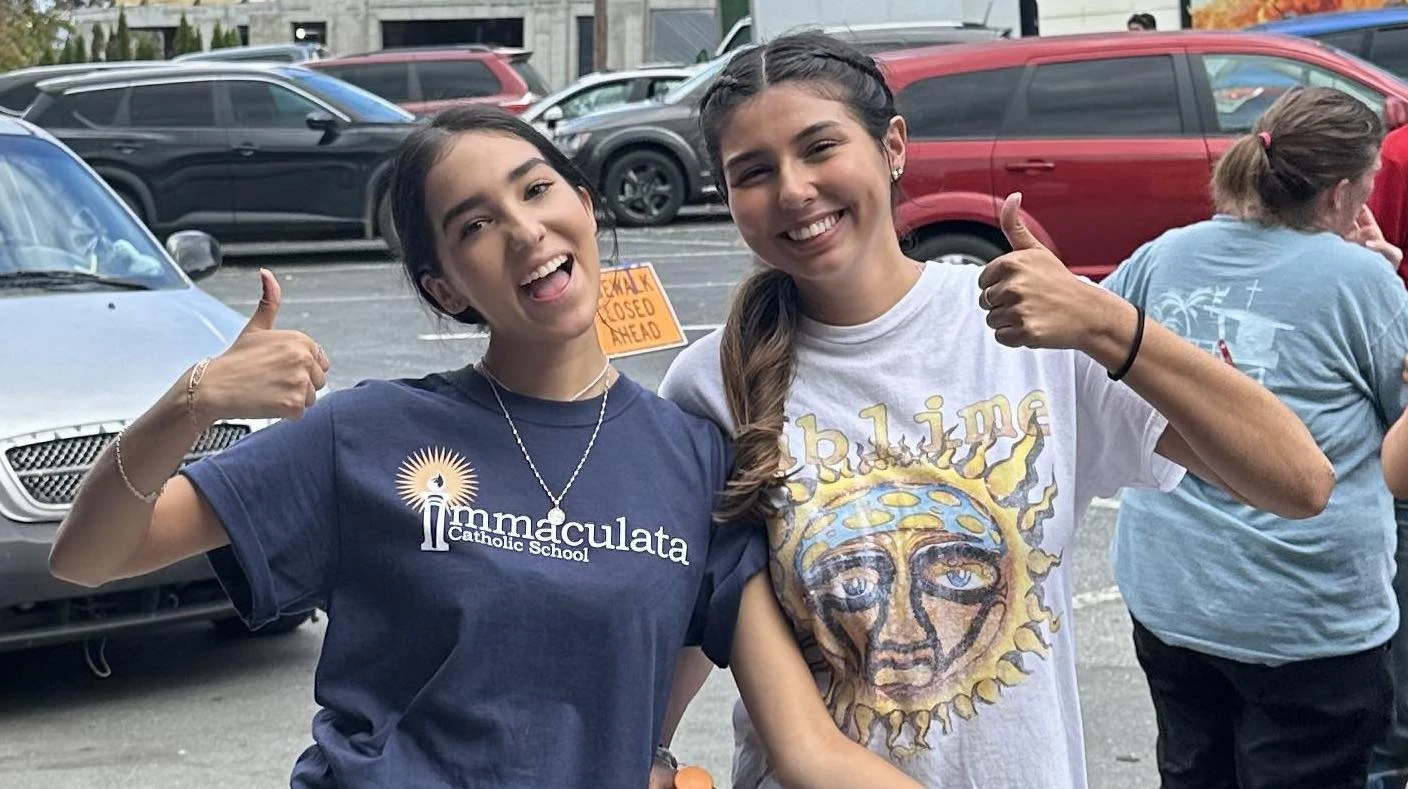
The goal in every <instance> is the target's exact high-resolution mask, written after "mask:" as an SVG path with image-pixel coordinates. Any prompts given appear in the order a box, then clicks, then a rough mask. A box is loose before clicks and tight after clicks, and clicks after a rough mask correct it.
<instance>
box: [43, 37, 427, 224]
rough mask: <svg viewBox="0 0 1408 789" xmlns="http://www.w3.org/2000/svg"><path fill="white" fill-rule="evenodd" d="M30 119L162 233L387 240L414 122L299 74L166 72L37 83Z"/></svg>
mask: <svg viewBox="0 0 1408 789" xmlns="http://www.w3.org/2000/svg"><path fill="white" fill-rule="evenodd" d="M39 91H40V95H39V98H37V99H35V101H34V103H33V104H32V105H30V107H29V109H28V110H27V111H26V112H25V116H24V117H25V118H26V120H29V121H32V122H34V123H36V124H38V125H40V126H43V127H44V128H46V129H47V130H48V131H49V132H50V133H52V134H53V135H54V136H55V137H58V138H59V139H60V140H62V141H63V142H64V144H66V145H68V146H69V147H70V148H72V149H73V151H74V152H75V153H77V154H78V155H79V156H80V157H82V158H83V159H84V161H86V162H88V164H89V165H90V166H92V167H93V169H94V170H96V171H97V172H98V174H99V175H101V176H102V177H103V178H104V179H105V180H107V182H108V183H110V184H111V185H112V186H113V188H114V189H116V190H117V192H118V194H119V195H120V196H121V197H122V199H123V200H124V201H126V202H127V204H128V205H129V206H130V207H131V208H132V210H133V211H135V212H136V213H137V215H138V216H139V217H140V218H141V219H142V220H143V221H144V222H145V223H146V224H147V225H148V226H149V227H151V228H152V229H153V230H154V231H156V232H157V233H158V234H167V233H170V232H173V231H176V230H181V229H188V228H189V229H198V230H204V231H206V232H208V233H210V234H211V235H213V236H215V237H217V238H219V239H220V240H222V241H320V240H333V239H355V238H378V237H385V238H386V239H387V241H388V242H389V244H390V246H391V247H392V249H395V248H396V239H395V237H394V236H395V231H394V228H393V227H392V224H391V221H390V217H391V207H390V202H389V199H388V197H387V195H386V190H387V176H388V169H389V165H390V157H391V154H392V153H393V151H394V150H395V149H396V147H397V145H398V144H399V143H400V142H401V140H403V139H404V138H405V136H406V135H407V134H408V133H410V131H411V130H412V129H414V128H415V127H416V124H415V119H414V117H413V116H412V115H410V114H409V113H407V112H406V111H404V110H402V109H401V108H399V107H397V106H395V105H394V104H391V103H389V102H387V101H385V100H384V99H381V98H379V97H377V96H373V95H372V94H370V93H367V92H366V91H363V90H361V89H360V88H357V87H354V86H352V85H349V84H347V83H345V82H343V81H341V80H339V79H337V78H335V77H330V76H328V75H326V74H321V73H319V72H316V71H312V70H310V69H305V68H302V67H299V66H283V65H277V66H275V65H253V64H242V63H216V62H211V63H204V62H198V61H192V62H190V63H189V64H167V65H163V66H160V67H157V68H151V69H140V70H132V69H121V70H117V71H111V72H104V73H97V74H89V75H86V76H81V77H69V78H62V79H56V80H49V81H45V82H41V83H39Z"/></svg>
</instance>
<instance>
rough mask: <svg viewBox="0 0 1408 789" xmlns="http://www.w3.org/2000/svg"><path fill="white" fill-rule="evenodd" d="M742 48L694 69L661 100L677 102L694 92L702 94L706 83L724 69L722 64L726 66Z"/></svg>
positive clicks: (709, 82) (667, 102)
mask: <svg viewBox="0 0 1408 789" xmlns="http://www.w3.org/2000/svg"><path fill="white" fill-rule="evenodd" d="M744 49H745V48H741V49H735V50H732V51H730V52H728V53H726V54H723V55H720V56H719V57H717V58H715V59H714V60H711V61H710V62H708V63H707V64H705V65H704V66H703V67H702V68H700V69H699V70H698V71H696V72H695V73H694V76H692V77H690V78H689V79H687V80H685V81H684V82H681V83H680V84H678V85H676V86H675V87H674V88H672V89H671V90H670V92H669V93H666V94H665V96H664V98H662V99H661V101H663V102H665V103H666V104H679V103H680V102H682V101H684V100H686V99H688V98H689V97H690V96H692V95H694V94H695V93H696V92H698V93H699V94H700V95H703V91H704V90H705V89H706V88H707V86H708V85H710V84H711V83H713V81H714V78H715V77H717V76H719V72H721V71H723V70H724V66H727V65H728V62H729V61H730V60H732V59H733V57H734V55H737V54H738V53H739V52H742V51H744Z"/></svg>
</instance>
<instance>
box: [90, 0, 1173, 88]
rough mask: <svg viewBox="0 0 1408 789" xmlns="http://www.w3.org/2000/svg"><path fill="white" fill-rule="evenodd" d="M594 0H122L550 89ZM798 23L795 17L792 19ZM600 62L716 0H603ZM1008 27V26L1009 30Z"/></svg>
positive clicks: (1064, 1)
mask: <svg viewBox="0 0 1408 789" xmlns="http://www.w3.org/2000/svg"><path fill="white" fill-rule="evenodd" d="M1017 1H1018V2H1034V3H1035V4H1036V5H1037V15H1038V17H1039V19H1040V28H1039V29H1040V33H1041V35H1059V34H1063V33H1080V32H1096V31H1119V30H1124V27H1125V21H1126V20H1127V19H1128V18H1129V16H1130V15H1131V14H1133V13H1135V12H1147V13H1151V14H1153V15H1154V17H1155V18H1156V19H1157V20H1158V24H1159V28H1160V29H1171V30H1176V29H1178V28H1180V27H1182V26H1183V24H1184V21H1183V20H1184V19H1186V10H1185V6H1184V5H1183V3H1187V2H1189V0H1017ZM592 9H593V4H592V1H591V0H350V1H349V0H141V4H140V5H133V4H129V5H127V6H126V11H127V23H128V25H129V26H130V27H131V28H132V29H133V30H134V31H150V32H154V33H160V34H162V35H163V36H164V37H165V39H166V40H167V42H168V44H169V42H170V41H171V37H172V35H173V34H174V33H175V30H176V26H177V22H178V21H179V19H180V16H181V14H182V13H184V14H185V15H186V19H187V21H188V22H189V23H190V24H192V25H195V26H196V27H198V28H199V29H200V31H201V37H202V40H203V41H209V40H210V33H211V31H212V30H213V29H214V27H215V25H216V24H217V23H218V24H219V25H220V26H221V27H223V28H226V29H229V28H231V27H233V28H235V29H237V30H239V31H240V33H241V36H242V38H243V40H244V42H245V43H247V44H275V43H287V42H290V41H294V40H313V41H318V42H320V43H322V44H323V45H325V46H326V47H327V48H328V49H329V50H331V52H332V53H333V54H334V55H345V54H353V53H357V52H368V51H372V50H377V49H381V48H382V47H384V46H408V45H418V44H447V43H495V44H502V45H508V46H523V47H526V48H528V49H531V50H533V52H534V55H533V65H534V66H535V67H536V68H537V70H538V71H539V73H541V74H542V75H543V77H544V78H545V79H546V80H547V81H548V82H549V83H550V85H551V86H552V87H553V88H554V89H555V88H557V87H560V86H562V85H565V84H567V83H568V82H571V81H572V80H574V79H576V78H577V77H578V76H579V75H581V74H585V73H587V72H589V71H591V70H592V69H591V64H592V58H593V24H592ZM117 14H118V8H117V6H115V5H114V6H109V7H105V8H96V7H95V8H85V9H80V10H76V11H74V12H73V15H74V20H75V21H76V22H77V23H78V24H79V30H82V31H85V32H86V31H87V30H88V29H89V28H90V27H92V24H93V23H94V22H101V23H102V24H103V25H105V26H107V27H109V28H112V27H115V26H116V23H117ZM799 21H800V20H799ZM607 31H608V33H607V34H608V38H607V63H608V65H609V66H610V67H612V68H629V67H633V66H637V65H640V64H641V63H646V62H688V61H693V60H694V59H695V57H696V56H697V55H698V53H699V52H700V51H701V50H710V51H711V50H712V49H713V47H714V45H715V44H716V43H717V42H718V40H719V38H720V37H721V32H722V31H721V30H720V29H719V23H718V22H717V17H716V12H715V2H714V0H608V6H607ZM1014 32H1015V31H1014Z"/></svg>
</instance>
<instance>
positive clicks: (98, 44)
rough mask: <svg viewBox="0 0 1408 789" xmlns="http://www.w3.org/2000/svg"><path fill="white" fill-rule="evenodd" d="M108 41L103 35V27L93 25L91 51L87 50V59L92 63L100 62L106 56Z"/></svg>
mask: <svg viewBox="0 0 1408 789" xmlns="http://www.w3.org/2000/svg"><path fill="white" fill-rule="evenodd" d="M107 47H108V39H107V35H106V34H104V33H103V26H102V24H100V23H98V22H94V23H93V43H92V49H90V50H88V59H89V60H90V61H92V62H94V63H97V62H98V61H100V60H102V59H103V57H104V56H105V55H106V54H107Z"/></svg>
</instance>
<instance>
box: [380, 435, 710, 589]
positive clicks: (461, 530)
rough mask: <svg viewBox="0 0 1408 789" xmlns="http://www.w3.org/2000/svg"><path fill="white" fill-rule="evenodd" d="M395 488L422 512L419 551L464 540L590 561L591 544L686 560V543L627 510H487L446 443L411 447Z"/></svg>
mask: <svg viewBox="0 0 1408 789" xmlns="http://www.w3.org/2000/svg"><path fill="white" fill-rule="evenodd" d="M396 491H397V493H398V494H399V495H400V496H401V499H402V500H403V501H405V502H406V504H407V505H408V506H410V508H411V509H413V510H415V511H416V513H418V514H419V515H420V523H421V542H420V549H421V550H422V551H435V552H443V551H448V550H450V545H451V544H452V543H457V542H468V543H475V544H477V545H482V546H485V547H489V548H497V549H499V550H505V551H513V552H516V553H524V552H526V553H529V554H532V555H534V556H542V557H546V558H550V559H562V560H566V561H573V562H584V563H585V562H590V561H591V550H592V549H593V548H595V549H600V550H608V551H625V552H628V553H644V554H650V555H651V556H655V557H657V558H660V559H665V560H667V561H671V562H675V563H676V564H681V565H685V566H688V565H689V543H688V542H686V541H684V540H682V539H680V538H679V537H673V536H671V535H669V534H668V533H666V531H665V529H664V528H663V527H661V528H657V529H656V530H655V531H653V532H652V531H650V530H648V529H643V528H631V527H629V526H627V525H626V518H625V516H624V515H623V516H620V517H618V518H616V520H615V521H614V522H612V523H600V524H598V523H590V522H585V523H584V522H581V521H577V520H573V519H571V516H570V515H569V516H568V520H567V521H566V522H565V523H561V524H555V523H553V522H552V521H550V520H548V519H547V517H542V518H540V519H538V520H536V521H535V520H534V519H533V518H531V517H529V516H527V515H520V514H516V513H504V512H489V511H488V510H485V509H481V508H479V507H476V506H474V504H475V499H476V497H477V496H478V495H479V478H478V476H477V475H476V474H475V472H474V467H473V466H472V465H470V463H469V461H467V460H465V459H464V458H463V457H461V456H460V455H459V453H457V452H454V451H452V450H449V449H444V448H441V447H432V448H425V449H420V450H417V451H415V452H412V453H411V454H410V455H409V456H407V457H406V459H405V461H404V462H402V463H401V469H400V472H399V473H398V474H397V475H396Z"/></svg>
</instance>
